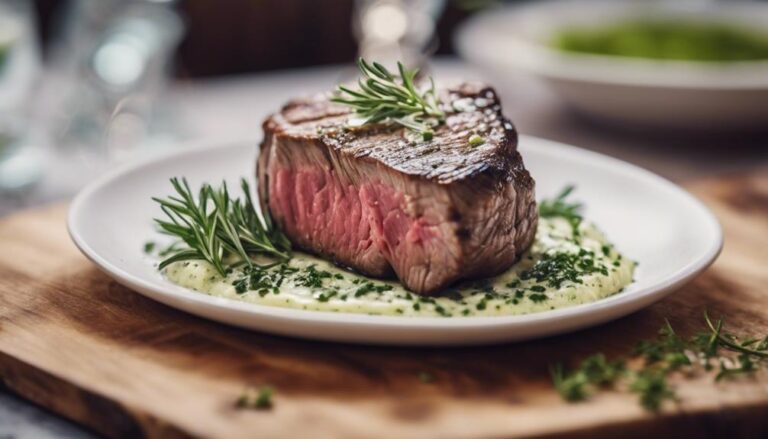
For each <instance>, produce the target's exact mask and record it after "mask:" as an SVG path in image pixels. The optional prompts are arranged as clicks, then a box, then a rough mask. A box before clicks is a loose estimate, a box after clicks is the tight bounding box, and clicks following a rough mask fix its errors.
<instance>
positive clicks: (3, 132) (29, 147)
mask: <svg viewBox="0 0 768 439" xmlns="http://www.w3.org/2000/svg"><path fill="white" fill-rule="evenodd" d="M39 73H40V54H39V51H38V45H37V40H36V37H35V23H34V20H33V15H32V7H31V2H28V1H24V0H0V192H2V193H8V192H16V191H20V190H23V189H27V188H29V187H31V186H32V185H34V183H36V182H37V181H38V180H39V179H40V177H41V175H42V169H43V164H44V163H43V157H44V154H43V151H42V149H43V147H44V146H43V142H42V139H41V136H40V133H34V132H32V130H30V129H29V127H30V111H31V109H30V108H29V102H30V101H31V95H32V92H33V88H34V86H35V84H36V82H37V79H38V76H39Z"/></svg>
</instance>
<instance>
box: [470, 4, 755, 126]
mask: <svg viewBox="0 0 768 439" xmlns="http://www.w3.org/2000/svg"><path fill="white" fill-rule="evenodd" d="M639 17H661V18H664V19H670V20H676V19H686V20H700V21H715V22H726V23H734V24H736V25H743V26H745V27H748V28H751V29H754V30H756V31H758V32H762V31H764V29H766V28H768V3H765V2H754V1H728V2H715V1H701V0H675V1H666V0H663V1H617V0H548V1H537V2H528V3H525V4H522V5H509V6H504V7H501V8H497V9H493V10H489V11H486V12H483V13H481V14H477V15H475V16H473V17H472V19H470V20H469V21H468V22H467V23H466V24H465V25H464V26H462V28H461V29H460V31H459V32H458V34H457V40H456V42H457V47H458V50H459V52H460V53H461V55H462V56H463V57H464V58H466V59H468V60H469V61H471V62H473V63H475V64H477V65H479V66H480V67H481V68H482V69H484V70H485V71H486V72H488V73H489V74H490V75H492V76H493V78H494V82H495V83H498V84H499V85H501V86H504V84H505V82H507V78H509V77H512V76H513V74H514V73H515V72H527V73H528V74H530V75H533V76H535V77H537V78H539V79H541V80H542V81H544V82H545V83H546V84H547V85H549V87H550V88H551V89H552V90H553V91H554V92H555V93H557V94H558V95H559V96H560V97H561V98H562V99H563V100H564V101H565V102H566V103H568V104H570V105H571V106H572V107H573V108H576V109H578V110H580V111H582V112H584V113H586V114H590V115H593V116H598V117H600V118H603V119H606V120H611V121H615V122H621V123H630V124H640V125H650V126H660V127H675V128H686V129H697V130H701V129H704V128H707V129H708V128H717V129H723V128H730V129H734V128H755V127H757V128H760V127H765V125H766V124H768V62H766V61H746V62H736V63H706V62H688V61H658V60H644V59H636V58H624V57H615V56H600V55H589V54H575V53H565V52H561V51H559V50H556V49H553V48H551V47H550V40H551V38H552V37H553V36H554V35H555V34H556V33H557V32H558V31H559V30H561V29H563V28H567V27H570V26H578V27H599V26H602V25H605V24H610V23H615V22H620V21H624V20H627V19H637V18H639ZM509 86H513V84H509Z"/></svg>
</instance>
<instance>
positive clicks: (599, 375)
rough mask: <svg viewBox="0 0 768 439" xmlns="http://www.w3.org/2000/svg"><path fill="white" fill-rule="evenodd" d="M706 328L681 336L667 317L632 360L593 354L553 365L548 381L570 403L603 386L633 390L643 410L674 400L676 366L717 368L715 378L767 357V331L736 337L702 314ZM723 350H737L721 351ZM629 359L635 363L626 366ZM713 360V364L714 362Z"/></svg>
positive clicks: (756, 365)
mask: <svg viewBox="0 0 768 439" xmlns="http://www.w3.org/2000/svg"><path fill="white" fill-rule="evenodd" d="M704 321H705V323H706V326H707V330H705V331H703V332H700V333H698V334H696V335H694V336H693V337H691V338H690V339H684V338H682V337H680V336H679V335H678V334H677V333H676V332H675V331H674V329H672V325H670V324H669V322H666V323H665V325H664V326H662V328H661V329H660V330H659V335H658V337H657V338H656V339H649V340H643V341H641V342H640V343H639V344H638V345H637V347H636V348H635V352H634V356H633V357H632V358H631V359H620V360H616V361H608V360H606V358H605V356H604V355H603V354H595V355H592V356H590V357H588V358H587V359H585V360H584V361H582V363H581V364H580V365H579V367H577V368H575V369H573V370H571V371H568V372H566V371H565V370H564V369H563V367H562V365H560V364H557V365H554V366H552V368H551V370H550V371H551V374H552V383H553V385H554V387H555V389H556V390H557V391H558V393H560V395H561V396H562V398H563V399H564V400H566V401H569V402H576V401H581V400H584V399H587V398H588V397H589V396H590V395H591V394H592V393H594V392H596V391H598V390H600V389H604V388H616V389H624V390H627V391H629V392H632V393H636V394H637V395H638V397H639V402H640V404H641V405H642V406H643V407H644V408H646V409H647V410H651V411H656V410H658V409H659V408H660V407H661V405H662V403H663V402H664V401H665V400H675V399H676V398H677V397H676V395H675V390H674V388H673V387H672V386H670V385H669V383H668V382H667V378H668V376H669V375H670V374H671V373H672V372H675V371H682V372H685V374H684V375H686V376H688V375H691V374H692V373H694V372H695V371H696V370H697V369H698V370H701V369H703V370H705V371H710V370H713V369H714V368H715V367H719V370H718V373H717V374H716V375H715V380H716V381H720V380H722V379H725V378H730V377H734V376H737V375H750V374H753V373H754V372H756V371H758V370H759V369H760V368H761V367H763V366H764V365H765V363H766V361H765V360H766V359H768V336H765V337H762V338H753V337H739V336H737V335H734V334H731V333H727V332H724V331H723V320H722V319H720V320H718V321H717V322H713V321H712V320H711V319H710V318H709V316H708V315H707V314H706V313H704ZM725 352H731V353H733V354H738V355H737V356H736V358H733V356H732V355H729V356H726V355H723V353H725ZM629 360H632V361H631V363H632V364H639V366H637V367H633V368H629V367H627V366H625V365H626V364H629V363H630V361H629ZM713 363H714V364H713Z"/></svg>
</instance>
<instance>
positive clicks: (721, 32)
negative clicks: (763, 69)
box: [551, 19, 768, 62]
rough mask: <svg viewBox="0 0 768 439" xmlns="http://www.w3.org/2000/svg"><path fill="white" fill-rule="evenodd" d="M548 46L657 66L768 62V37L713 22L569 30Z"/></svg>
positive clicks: (659, 22) (654, 22) (631, 23)
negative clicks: (654, 62) (667, 63)
mask: <svg viewBox="0 0 768 439" xmlns="http://www.w3.org/2000/svg"><path fill="white" fill-rule="evenodd" d="M551 44H552V46H554V47H555V48H557V49H560V50H562V51H565V52H574V53H586V54H594V55H609V56H624V57H632V58H646V59H657V60H681V61H706V62H733V61H758V60H768V34H763V33H760V32H758V31H755V30H751V29H748V28H744V27H741V26H738V25H735V24H727V23H717V22H703V21H685V20H658V19H647V20H631V21H624V22H619V23H616V24H611V25H604V26H597V27H572V28H566V29H563V30H561V31H560V32H558V33H557V34H556V35H555V36H554V38H553V39H552V42H551Z"/></svg>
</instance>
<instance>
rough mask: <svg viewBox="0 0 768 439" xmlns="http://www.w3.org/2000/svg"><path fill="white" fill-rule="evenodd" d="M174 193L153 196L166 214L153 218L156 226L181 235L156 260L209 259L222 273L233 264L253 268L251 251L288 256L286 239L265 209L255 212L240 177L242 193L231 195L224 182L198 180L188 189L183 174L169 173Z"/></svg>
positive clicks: (167, 232)
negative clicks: (170, 249) (172, 175)
mask: <svg viewBox="0 0 768 439" xmlns="http://www.w3.org/2000/svg"><path fill="white" fill-rule="evenodd" d="M171 185H172V186H173V188H174V190H175V191H176V194H174V195H171V196H168V197H166V198H152V199H153V200H154V201H155V202H157V203H158V204H160V208H161V209H162V210H163V213H165V215H166V217H167V218H166V219H157V218H156V219H155V223H156V224H157V226H158V227H159V228H160V231H161V232H163V233H165V234H167V235H171V236H174V237H176V238H178V239H180V240H181V241H182V242H183V243H184V244H185V245H182V246H177V247H176V248H175V249H174V250H173V252H172V253H170V255H168V256H167V257H166V258H165V259H163V260H162V261H161V262H160V265H159V268H160V269H163V268H165V267H167V266H168V265H169V264H172V263H174V262H180V261H189V260H205V261H208V262H209V263H210V264H211V265H213V267H214V268H215V269H216V271H218V272H219V274H221V275H222V276H224V275H226V273H227V272H228V270H229V269H231V268H232V267H235V266H240V265H245V266H247V267H253V265H254V262H253V259H252V256H254V255H257V254H265V255H269V256H273V257H276V258H278V259H281V260H286V259H288V258H290V249H291V244H290V241H288V239H287V238H286V237H285V235H283V234H282V233H281V232H280V231H279V230H278V229H277V228H275V226H274V224H273V223H272V219H271V218H270V216H269V214H267V213H265V214H264V215H263V219H262V217H260V216H259V214H258V213H257V212H256V208H255V207H254V204H253V200H252V199H251V195H250V187H249V186H248V182H247V181H246V180H245V179H241V182H240V186H241V188H242V191H243V193H244V194H245V195H244V198H242V199H240V198H232V197H231V196H230V194H229V190H228V189H227V185H226V183H222V185H221V186H220V187H218V188H214V187H212V186H211V185H209V184H207V183H206V184H203V185H202V186H201V188H200V190H199V191H198V192H197V197H195V194H194V193H193V192H192V190H191V189H190V187H189V184H188V183H187V180H186V179H183V178H182V179H181V180H180V179H178V178H172V179H171Z"/></svg>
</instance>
